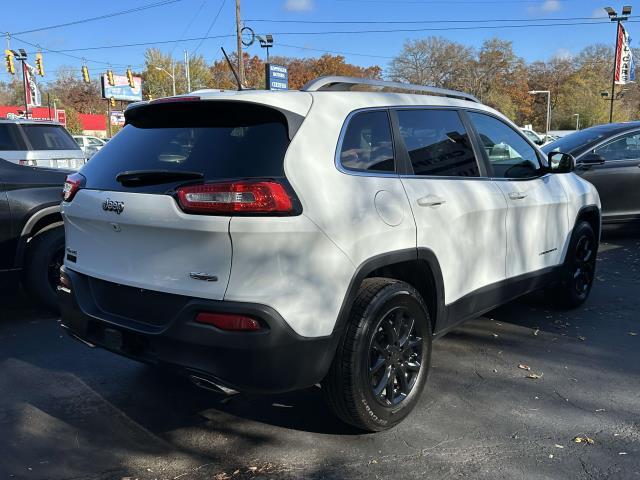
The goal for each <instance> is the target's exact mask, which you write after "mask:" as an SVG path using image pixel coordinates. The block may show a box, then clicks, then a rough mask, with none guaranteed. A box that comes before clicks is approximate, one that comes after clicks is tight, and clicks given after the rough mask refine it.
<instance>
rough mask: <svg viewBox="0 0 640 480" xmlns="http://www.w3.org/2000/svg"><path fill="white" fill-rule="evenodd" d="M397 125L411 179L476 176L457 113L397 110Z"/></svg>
mask: <svg viewBox="0 0 640 480" xmlns="http://www.w3.org/2000/svg"><path fill="white" fill-rule="evenodd" d="M398 124H399V127H400V135H401V136H402V140H403V141H404V145H405V147H406V149H407V152H408V153H409V158H410V159H411V165H412V167H413V173H414V174H415V175H425V176H427V175H428V176H443V177H478V176H479V175H480V171H479V169H478V163H477V161H476V157H475V155H474V153H473V147H472V146H471V141H470V140H469V135H468V134H467V131H466V129H465V128H464V125H463V124H462V121H461V120H460V115H459V114H458V112H457V111H455V110H431V109H424V110H422V109H416V110H399V111H398Z"/></svg>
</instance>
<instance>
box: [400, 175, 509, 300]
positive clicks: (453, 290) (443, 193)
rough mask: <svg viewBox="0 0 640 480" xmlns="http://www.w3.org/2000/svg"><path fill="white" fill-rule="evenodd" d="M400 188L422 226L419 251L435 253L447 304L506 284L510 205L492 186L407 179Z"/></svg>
mask: <svg viewBox="0 0 640 480" xmlns="http://www.w3.org/2000/svg"><path fill="white" fill-rule="evenodd" d="M402 183H403V184H404V186H405V189H406V191H407V195H408V197H409V200H410V202H411V208H412V209H413V214H414V217H415V219H416V224H417V226H418V235H417V238H418V248H420V247H423V248H428V249H429V250H431V251H432V252H433V253H434V254H435V256H436V258H437V259H438V261H439V263H440V268H441V270H442V277H443V278H442V279H443V282H444V297H445V304H450V303H452V302H454V301H456V300H458V299H459V298H461V297H463V296H464V295H466V294H469V293H471V292H473V291H475V290H478V289H480V288H482V287H484V286H486V285H490V284H492V283H497V282H500V281H502V280H504V279H505V262H506V247H507V233H506V230H505V222H506V218H507V203H506V202H505V199H504V196H503V195H502V192H501V191H500V189H499V188H498V187H497V186H496V184H495V183H494V182H492V181H491V180H490V179H466V178H459V179H457V178H456V179H452V178H444V177H443V178H436V177H425V178H419V177H403V178H402ZM424 200H427V201H429V200H431V201H433V202H437V201H442V200H444V203H442V204H439V205H438V204H436V205H428V204H427V203H430V202H425V201H424Z"/></svg>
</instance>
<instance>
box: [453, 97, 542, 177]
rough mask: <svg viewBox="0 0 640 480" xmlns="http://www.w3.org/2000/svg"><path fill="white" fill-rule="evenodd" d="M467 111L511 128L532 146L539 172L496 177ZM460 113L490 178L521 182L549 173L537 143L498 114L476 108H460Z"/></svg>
mask: <svg viewBox="0 0 640 480" xmlns="http://www.w3.org/2000/svg"><path fill="white" fill-rule="evenodd" d="M468 112H473V113H480V114H483V115H486V116H488V117H492V118H494V119H495V120H498V121H499V122H501V123H502V124H504V125H505V126H506V127H508V128H510V129H511V130H513V131H514V132H515V133H516V134H517V135H519V136H520V138H522V139H524V141H525V142H526V143H527V144H528V145H529V146H530V147H531V148H533V151H534V153H535V154H536V158H537V159H538V165H539V166H540V173H539V174H538V175H536V176H533V177H525V178H505V177H496V176H495V174H494V171H493V165H492V164H491V161H490V160H489V156H488V155H487V152H486V151H485V150H484V148H483V147H482V141H481V140H480V135H479V134H478V131H477V129H476V127H475V125H474V124H473V122H472V121H471V118H469V115H468V114H467V113H468ZM462 114H463V116H464V117H465V118H466V119H467V121H468V123H469V126H470V127H471V129H472V131H473V137H474V141H475V143H476V146H477V148H478V149H479V150H480V153H481V155H482V158H483V160H484V164H485V168H486V171H487V174H488V175H489V178H490V179H491V180H494V181H501V182H505V181H506V182H523V181H524V182H528V181H531V180H538V179H541V178H543V177H546V176H547V175H549V171H548V170H547V169H546V168H545V162H544V159H543V157H542V154H541V153H540V148H539V147H538V146H537V145H535V144H534V143H533V142H532V141H530V140H529V139H528V138H527V137H526V136H525V135H524V134H523V133H522V132H520V131H519V129H517V128H513V126H511V125H510V124H509V123H508V122H505V121H504V118H500V116H498V115H495V114H494V113H493V112H488V111H486V110H481V109H477V108H464V109H462Z"/></svg>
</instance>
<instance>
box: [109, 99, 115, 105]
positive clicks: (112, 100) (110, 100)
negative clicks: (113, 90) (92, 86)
mask: <svg viewBox="0 0 640 480" xmlns="http://www.w3.org/2000/svg"><path fill="white" fill-rule="evenodd" d="M109 103H110V104H111V107H115V106H116V99H115V98H113V97H111V98H110V99H109Z"/></svg>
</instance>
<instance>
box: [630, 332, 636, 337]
mask: <svg viewBox="0 0 640 480" xmlns="http://www.w3.org/2000/svg"><path fill="white" fill-rule="evenodd" d="M629 335H631V336H632V337H637V336H638V333H637V332H629Z"/></svg>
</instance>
